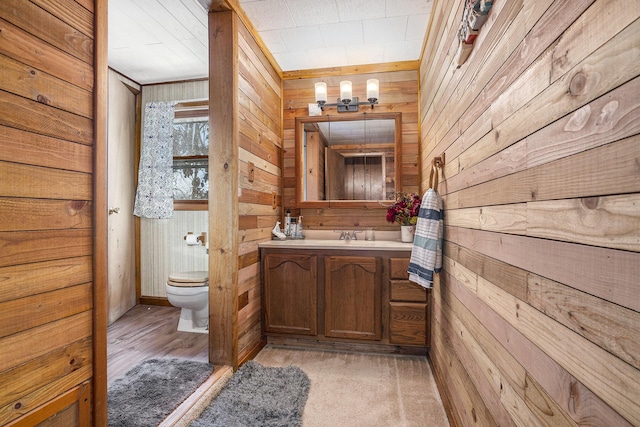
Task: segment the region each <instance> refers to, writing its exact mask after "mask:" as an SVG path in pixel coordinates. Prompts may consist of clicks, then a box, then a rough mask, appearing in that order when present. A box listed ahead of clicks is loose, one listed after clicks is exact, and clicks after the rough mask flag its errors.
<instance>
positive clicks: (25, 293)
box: [0, 0, 106, 425]
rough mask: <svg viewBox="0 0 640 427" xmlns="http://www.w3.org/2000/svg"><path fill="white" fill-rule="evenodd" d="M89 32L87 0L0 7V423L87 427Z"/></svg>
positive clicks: (13, 1) (6, 0)
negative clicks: (54, 421) (50, 421)
mask: <svg viewBox="0 0 640 427" xmlns="http://www.w3.org/2000/svg"><path fill="white" fill-rule="evenodd" d="M94 34H95V29H94V2H93V1H80V0H78V1H64V2H55V4H52V3H51V2H49V1H42V0H33V1H24V0H3V1H2V2H0V68H1V69H2V78H0V212H1V215H0V216H1V220H0V384H1V386H0V424H2V425H5V424H7V423H10V422H12V421H15V420H17V419H20V418H21V417H22V418H21V419H22V420H24V422H25V423H26V424H28V425H34V424H35V423H37V422H40V421H43V420H45V419H47V418H48V417H49V416H52V415H55V414H56V413H57V412H59V411H62V412H63V413H64V414H65V415H64V417H63V419H64V420H66V421H65V422H66V423H68V425H73V424H75V425H89V424H90V423H91V418H90V417H91V398H90V395H91V385H90V384H91V379H92V371H93V362H92V361H93V356H92V345H93V340H92V327H93V293H94V285H93V279H92V277H93V276H92V274H93V270H92V256H93V243H94V242H93V200H94V193H93V174H92V172H93V163H92V161H93V153H94V133H93V126H94V104H93V102H94V95H93V91H94V52H93V51H94ZM105 72H106V68H105ZM65 408H67V409H65ZM68 408H71V409H68Z"/></svg>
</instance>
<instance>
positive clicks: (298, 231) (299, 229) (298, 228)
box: [296, 215, 302, 239]
mask: <svg viewBox="0 0 640 427" xmlns="http://www.w3.org/2000/svg"><path fill="white" fill-rule="evenodd" d="M296 237H298V238H300V239H301V238H302V215H300V216H299V217H298V224H297V226H296Z"/></svg>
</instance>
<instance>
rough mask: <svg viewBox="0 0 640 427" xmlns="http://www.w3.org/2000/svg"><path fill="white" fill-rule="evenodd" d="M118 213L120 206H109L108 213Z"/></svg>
mask: <svg viewBox="0 0 640 427" xmlns="http://www.w3.org/2000/svg"><path fill="white" fill-rule="evenodd" d="M117 213H120V208H109V215H112V214H117Z"/></svg>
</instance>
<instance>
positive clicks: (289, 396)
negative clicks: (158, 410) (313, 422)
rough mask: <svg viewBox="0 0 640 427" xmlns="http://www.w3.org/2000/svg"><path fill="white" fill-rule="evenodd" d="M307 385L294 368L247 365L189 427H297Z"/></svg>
mask: <svg viewBox="0 0 640 427" xmlns="http://www.w3.org/2000/svg"><path fill="white" fill-rule="evenodd" d="M309 385H310V382H309V378H308V377H307V374H305V373H304V372H303V371H302V370H301V369H300V368H298V367H296V366H287V367H284V368H271V367H265V366H262V365H261V364H259V363H258V362H254V361H249V362H247V363H246V364H244V365H243V366H242V367H240V369H238V371H237V372H236V373H235V374H234V375H233V377H231V379H230V380H229V382H228V383H227V384H226V385H225V387H224V388H223V389H222V391H220V394H219V395H218V396H217V397H216V398H215V399H214V400H213V402H211V404H210V405H209V406H208V407H207V408H206V409H205V410H204V411H203V412H202V414H201V415H200V417H199V418H198V419H196V420H195V421H194V422H193V423H191V424H190V426H191V427H205V426H207V427H211V426H216V427H222V426H224V427H252V426H287V427H293V426H300V425H301V424H302V412H303V410H304V405H305V403H306V402H307V396H308V394H309Z"/></svg>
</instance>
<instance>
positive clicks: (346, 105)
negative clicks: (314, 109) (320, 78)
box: [316, 79, 380, 113]
mask: <svg viewBox="0 0 640 427" xmlns="http://www.w3.org/2000/svg"><path fill="white" fill-rule="evenodd" d="M352 94H353V93H352V85H351V82H350V81H349V80H343V81H341V82H340V97H339V98H338V99H337V102H336V103H335V104H327V84H326V83H325V82H318V83H316V102H317V103H318V105H319V106H320V109H321V110H323V111H324V107H338V113H356V112H358V106H359V105H371V109H373V106H374V105H375V104H377V103H378V96H379V95H380V82H379V81H378V79H369V80H367V101H363V102H358V97H357V96H352Z"/></svg>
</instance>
